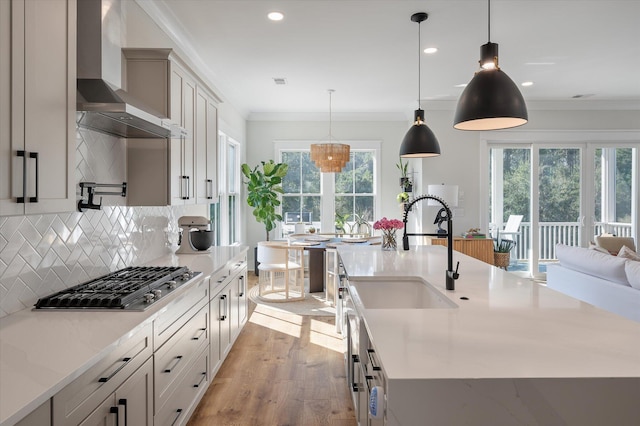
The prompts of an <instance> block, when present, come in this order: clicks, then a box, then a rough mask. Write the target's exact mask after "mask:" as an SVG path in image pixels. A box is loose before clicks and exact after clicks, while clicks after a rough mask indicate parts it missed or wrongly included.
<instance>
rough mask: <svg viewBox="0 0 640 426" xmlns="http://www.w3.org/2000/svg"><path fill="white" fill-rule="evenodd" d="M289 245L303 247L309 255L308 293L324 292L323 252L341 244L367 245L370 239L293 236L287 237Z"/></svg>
mask: <svg viewBox="0 0 640 426" xmlns="http://www.w3.org/2000/svg"><path fill="white" fill-rule="evenodd" d="M288 240H289V244H291V245H298V246H303V247H304V249H305V251H307V252H308V253H309V293H318V292H323V291H325V252H326V250H327V248H335V247H337V246H339V245H342V244H353V245H369V244H372V241H375V240H372V238H371V237H365V236H353V235H349V236H341V235H322V234H295V235H290V236H289V237H288Z"/></svg>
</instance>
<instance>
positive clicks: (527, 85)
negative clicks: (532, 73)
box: [522, 81, 533, 87]
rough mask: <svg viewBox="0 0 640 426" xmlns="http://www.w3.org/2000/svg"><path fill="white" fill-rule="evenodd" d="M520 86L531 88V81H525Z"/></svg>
mask: <svg viewBox="0 0 640 426" xmlns="http://www.w3.org/2000/svg"><path fill="white" fill-rule="evenodd" d="M522 85H523V86H524V87H529V86H533V81H525V82H523V83H522Z"/></svg>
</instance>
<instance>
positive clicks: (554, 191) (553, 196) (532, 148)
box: [488, 142, 638, 278]
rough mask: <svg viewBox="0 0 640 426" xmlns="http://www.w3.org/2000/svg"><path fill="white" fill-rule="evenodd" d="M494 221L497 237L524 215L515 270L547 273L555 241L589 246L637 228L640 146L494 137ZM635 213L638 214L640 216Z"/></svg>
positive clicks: (513, 263)
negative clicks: (598, 237)
mask: <svg viewBox="0 0 640 426" xmlns="http://www.w3.org/2000/svg"><path fill="white" fill-rule="evenodd" d="M488 148H489V150H488V153H489V164H490V167H489V191H488V193H489V203H488V206H489V215H488V217H489V222H490V228H491V229H492V230H493V231H492V235H493V236H494V237H496V236H497V235H498V230H501V229H503V228H504V224H505V223H507V221H508V219H509V217H510V216H511V215H521V216H522V222H521V224H520V228H519V229H518V230H517V232H516V233H515V234H512V236H510V237H509V238H513V239H514V240H515V241H516V246H515V248H514V249H513V251H512V255H511V264H510V266H509V270H511V271H526V272H527V273H528V275H530V276H533V277H534V278H544V276H545V274H546V265H547V264H548V263H549V262H555V261H556V255H555V246H556V244H559V243H561V244H565V245H571V246H583V247H586V246H587V245H588V243H589V242H591V241H593V240H594V236H595V235H600V234H601V233H603V232H608V233H612V234H615V235H619V236H633V235H635V231H634V230H635V229H636V227H637V217H638V213H637V212H636V209H637V207H635V206H637V203H638V200H637V196H638V195H637V194H638V171H637V167H638V166H637V157H638V152H637V151H638V148H636V147H634V146H633V145H632V144H630V145H629V146H627V147H625V146H613V145H612V144H603V143H598V142H590V143H579V144H576V143H564V144H561V143H554V144H543V143H526V144H525V143H510V142H500V143H490V144H489V145H488ZM634 218H636V219H634Z"/></svg>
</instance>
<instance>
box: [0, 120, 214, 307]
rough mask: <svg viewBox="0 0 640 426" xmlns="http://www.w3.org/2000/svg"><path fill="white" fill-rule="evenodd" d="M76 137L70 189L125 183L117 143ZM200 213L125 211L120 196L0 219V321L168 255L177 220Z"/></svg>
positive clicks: (189, 209) (122, 152)
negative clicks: (90, 205)
mask: <svg viewBox="0 0 640 426" xmlns="http://www.w3.org/2000/svg"><path fill="white" fill-rule="evenodd" d="M76 134H77V139H76V143H77V145H76V184H77V183H78V182H81V181H89V182H99V183H120V182H124V181H126V141H125V140H124V139H118V138H115V137H111V136H106V135H103V134H101V133H96V132H92V131H88V130H84V129H79V130H78V131H77V132H76ZM78 194H79V189H78ZM194 209H196V210H195V212H194ZM202 210H203V207H202V206H184V207H182V206H180V207H126V206H125V199H124V198H123V197H117V196H109V197H105V198H104V200H103V208H102V210H89V211H87V212H86V213H79V212H72V213H63V214H48V215H30V216H12V217H0V317H3V316H6V315H9V314H11V313H14V312H17V311H19V310H21V309H25V308H30V307H32V306H33V304H34V303H35V302H36V301H37V300H38V298H40V297H42V296H46V295H49V294H51V293H53V292H55V291H59V290H62V289H64V288H67V287H71V286H73V285H75V284H78V283H80V282H83V281H86V280H88V279H91V278H95V277H98V276H100V275H104V274H106V273H108V272H110V271H115V270H117V269H121V268H123V267H125V266H129V265H139V264H143V263H145V262H148V261H150V260H153V259H155V258H157V257H159V256H162V255H164V254H166V253H168V252H169V251H170V250H171V246H170V243H169V241H176V239H177V233H178V226H177V219H178V218H179V217H180V216H182V215H185V214H202ZM174 248H175V247H174Z"/></svg>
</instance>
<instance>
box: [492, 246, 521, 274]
mask: <svg viewBox="0 0 640 426" xmlns="http://www.w3.org/2000/svg"><path fill="white" fill-rule="evenodd" d="M515 245H516V242H515V241H513V240H498V239H495V240H493V264H494V265H495V266H497V267H499V268H504V270H505V271H506V270H507V268H508V267H509V259H510V256H511V249H512V248H513V247H514V246H515Z"/></svg>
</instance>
